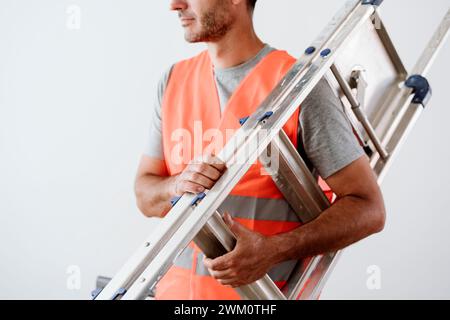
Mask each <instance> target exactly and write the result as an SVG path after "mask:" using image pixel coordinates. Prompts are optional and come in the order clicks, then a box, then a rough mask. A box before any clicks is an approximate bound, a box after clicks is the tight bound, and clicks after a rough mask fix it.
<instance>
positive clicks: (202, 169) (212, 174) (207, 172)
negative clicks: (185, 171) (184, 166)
mask: <svg viewBox="0 0 450 320" xmlns="http://www.w3.org/2000/svg"><path fill="white" fill-rule="evenodd" d="M190 170H191V171H194V172H198V173H200V174H202V175H204V176H205V177H207V178H209V179H211V180H213V181H217V180H218V179H219V178H220V176H221V175H222V173H221V172H220V171H219V170H217V169H216V168H215V167H213V166H211V165H209V164H207V163H198V164H194V165H192V167H191V168H190Z"/></svg>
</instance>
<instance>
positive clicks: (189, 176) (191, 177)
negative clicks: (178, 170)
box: [183, 171, 214, 189]
mask: <svg viewBox="0 0 450 320" xmlns="http://www.w3.org/2000/svg"><path fill="white" fill-rule="evenodd" d="M183 178H184V179H185V180H188V181H190V182H193V183H196V184H199V185H201V186H203V187H204V188H205V189H211V188H212V187H213V186H214V181H212V180H211V179H209V178H207V177H205V176H204V175H202V174H201V173H198V172H194V171H187V172H186V174H185V175H184V177H183Z"/></svg>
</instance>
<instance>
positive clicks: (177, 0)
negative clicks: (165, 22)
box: [170, 0, 188, 11]
mask: <svg viewBox="0 0 450 320" xmlns="http://www.w3.org/2000/svg"><path fill="white" fill-rule="evenodd" d="M187 6H188V5H187V2H186V0H171V1H170V10H176V11H179V10H186V8H187Z"/></svg>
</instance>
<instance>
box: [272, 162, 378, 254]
mask: <svg viewBox="0 0 450 320" xmlns="http://www.w3.org/2000/svg"><path fill="white" fill-rule="evenodd" d="M326 182H327V184H328V185H329V186H330V188H331V189H332V190H333V192H334V193H335V194H336V195H337V201H336V202H335V203H334V204H333V205H332V206H331V207H330V208H329V209H327V210H325V211H324V212H323V213H322V214H321V215H320V216H319V217H318V218H317V219H316V220H314V221H312V222H310V223H308V224H305V225H303V226H301V227H300V228H297V229H295V230H293V231H291V232H289V233H285V234H280V235H277V236H274V237H272V239H271V243H272V244H273V248H272V249H273V250H275V252H277V255H276V257H275V259H276V260H279V261H284V260H290V259H299V258H304V257H310V256H315V255H318V254H322V253H325V252H330V251H336V250H340V249H343V248H345V247H347V246H349V245H351V244H353V243H355V242H357V241H359V240H361V239H364V238H366V237H368V236H370V235H372V234H374V233H377V232H380V231H382V230H383V228H384V223H385V207H384V201H383V197H382V194H381V191H380V188H379V186H378V183H377V181H376V177H375V174H374V173H373V171H372V169H371V168H370V165H369V162H368V159H367V157H366V156H363V157H362V158H360V159H359V160H357V161H355V162H353V163H352V164H351V165H349V166H348V167H346V168H344V169H343V170H341V171H339V172H338V173H336V174H334V175H333V176H331V177H330V178H328V179H326Z"/></svg>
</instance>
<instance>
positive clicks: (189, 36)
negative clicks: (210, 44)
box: [184, 32, 203, 43]
mask: <svg viewBox="0 0 450 320" xmlns="http://www.w3.org/2000/svg"><path fill="white" fill-rule="evenodd" d="M184 40H186V42H189V43H198V42H203V40H202V38H201V37H199V36H197V35H193V34H192V33H187V32H186V33H185V34H184Z"/></svg>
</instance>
